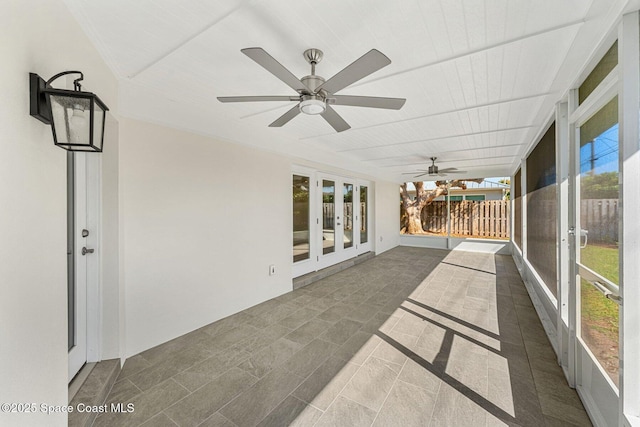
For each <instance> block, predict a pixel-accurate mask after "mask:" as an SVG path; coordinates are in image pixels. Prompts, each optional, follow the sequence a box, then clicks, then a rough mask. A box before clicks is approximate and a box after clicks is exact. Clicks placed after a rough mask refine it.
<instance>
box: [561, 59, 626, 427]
mask: <svg viewBox="0 0 640 427" xmlns="http://www.w3.org/2000/svg"><path fill="white" fill-rule="evenodd" d="M619 70H620V67H619V65H618V66H616V67H615V68H614V69H613V70H612V71H611V72H610V73H609V75H608V76H606V77H605V78H604V79H603V80H602V81H601V82H600V84H599V85H598V86H597V87H596V88H595V89H594V90H593V92H592V93H591V94H590V95H589V96H588V97H587V99H585V100H584V101H583V103H582V104H580V105H578V89H572V90H571V91H570V92H569V99H568V108H567V110H568V118H567V121H568V132H569V138H568V145H569V156H568V157H569V159H568V162H567V163H568V166H569V174H568V175H569V181H568V189H567V192H568V196H569V197H568V200H567V201H566V202H567V203H568V206H567V208H568V209H567V211H568V215H569V218H568V222H567V226H568V229H567V233H568V234H569V245H568V248H567V249H568V251H567V252H568V254H567V255H568V285H569V289H568V292H567V291H564V290H563V289H562V288H561V289H560V292H559V294H560V295H561V300H562V299H563V298H566V299H567V302H568V304H569V306H568V309H567V310H565V309H564V308H561V309H560V310H559V320H562V321H564V320H565V319H566V320H568V322H569V324H568V326H569V337H568V340H569V342H568V345H567V347H568V354H566V355H564V354H563V353H562V351H561V352H560V358H561V359H562V358H563V357H567V359H568V360H566V361H563V360H561V365H563V366H566V367H567V368H568V369H567V371H568V374H569V375H568V380H569V383H570V384H571V385H575V387H576V391H577V392H578V394H579V395H580V398H581V399H582V401H583V402H584V403H585V409H586V410H587V412H588V413H589V415H590V417H591V419H592V420H593V421H594V423H595V424H596V425H617V424H618V419H619V414H618V407H619V404H620V399H619V396H620V394H619V393H620V392H619V390H620V389H619V388H618V387H616V386H615V384H614V383H613V382H612V381H611V379H610V378H609V375H608V374H607V373H606V372H605V371H604V368H603V367H602V366H601V364H600V363H599V362H598V360H597V358H596V357H595V356H594V355H593V353H592V352H591V350H590V349H589V347H588V345H587V344H586V343H585V342H584V341H583V340H582V338H581V337H580V327H581V314H580V306H581V297H580V275H579V273H580V269H581V266H580V264H579V253H578V252H579V247H580V238H581V232H580V230H581V228H580V226H581V224H580V203H579V196H580V127H581V126H582V125H584V123H585V122H586V121H587V120H589V119H590V118H591V117H593V116H594V115H595V114H596V113H597V112H598V111H600V110H601V109H602V108H603V107H604V106H605V105H606V104H607V103H608V102H610V101H611V100H612V99H613V98H615V96H619V83H620V76H619ZM618 103H619V108H618V123H620V120H621V117H622V114H623V113H622V109H621V108H620V107H621V106H620V97H619V98H618ZM620 132H621V131H620ZM620 137H621V135H620V133H619V138H620ZM561 144H562V142H561ZM619 150H620V152H621V151H622V144H621V140H620V145H619ZM619 170H620V177H622V166H621V165H620V162H619ZM621 179H622V178H621ZM561 191H562V190H561ZM621 203H622V205H624V202H623V201H622V202H621ZM620 236H621V237H622V234H620ZM623 258H624V255H623V252H622V245H621V246H620V262H622V259H623ZM561 283H562V280H561ZM565 283H566V282H565ZM620 284H622V278H621V280H620ZM603 298H604V295H603ZM565 316H566V317H565ZM619 321H620V323H621V322H622V317H620V319H619ZM562 325H563V322H560V323H559V326H562ZM559 335H560V336H562V332H561V333H560V334H559ZM622 341H623V340H622V329H621V330H620V337H619V342H620V345H622ZM562 348H563V346H562V345H560V346H559V349H562ZM619 364H620V375H621V376H622V366H623V355H622V351H621V348H620V352H619ZM594 396H597V398H595V397H594Z"/></svg>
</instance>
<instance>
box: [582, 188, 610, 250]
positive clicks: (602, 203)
mask: <svg viewBox="0 0 640 427" xmlns="http://www.w3.org/2000/svg"><path fill="white" fill-rule="evenodd" d="M580 228H582V229H584V230H587V232H588V239H589V240H588V241H589V242H600V243H614V242H617V241H618V200H617V199H583V200H581V201H580Z"/></svg>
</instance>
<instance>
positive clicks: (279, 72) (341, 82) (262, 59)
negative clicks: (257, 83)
mask: <svg viewBox="0 0 640 427" xmlns="http://www.w3.org/2000/svg"><path fill="white" fill-rule="evenodd" d="M241 52H242V53H244V54H245V55H247V56H248V57H249V58H251V59H253V60H254V61H255V62H257V63H258V64H259V65H261V66H262V67H263V68H265V69H266V70H267V71H269V72H270V73H271V74H273V75H274V76H276V77H277V78H279V79H280V80H282V81H283V82H284V83H286V84H287V85H288V86H289V87H290V88H292V89H293V90H295V91H296V92H297V95H295V96H286V95H285V96H219V97H218V101H220V102H258V101H295V102H297V104H296V105H295V106H294V107H293V108H291V109H290V110H289V111H287V112H286V113H284V114H283V115H282V116H280V117H279V118H278V119H277V120H276V121H274V122H273V123H271V124H270V125H269V127H281V126H283V125H285V124H286V123H288V122H289V121H290V120H291V119H293V118H294V117H295V116H297V115H298V114H300V113H301V112H302V113H304V114H310V115H315V114H320V115H321V116H322V118H323V119H325V120H326V121H327V123H329V124H330V125H331V126H332V127H333V128H334V129H335V130H336V132H342V131H345V130H347V129H350V128H351V126H349V124H348V123H347V122H346V121H345V120H344V119H343V118H342V117H340V115H339V114H338V113H337V112H336V111H335V110H334V109H333V108H332V107H331V105H349V106H354V107H369V108H385V109H390V110H399V109H400V108H402V106H403V105H404V103H405V101H406V99H403V98H380V97H373V96H354V95H336V92H338V91H340V90H342V89H344V88H345V87H347V86H349V85H350V84H352V83H355V82H357V81H358V80H360V79H362V78H364V77H366V76H368V75H369V74H372V73H374V72H376V71H378V70H379V69H381V68H383V67H386V66H387V65H389V64H391V60H390V59H389V58H387V57H386V56H385V55H383V54H382V53H381V52H380V51H378V50H376V49H371V50H370V51H369V52H367V53H365V54H364V55H363V56H361V57H360V58H359V59H357V60H356V61H355V62H353V63H352V64H351V65H349V66H347V67H346V68H344V69H343V70H342V71H340V72H339V73H338V74H336V75H335V76H333V77H331V78H330V79H329V80H326V81H325V79H324V78H323V77H321V76H318V75H316V65H317V64H318V63H319V62H320V61H321V60H322V55H323V54H322V51H321V50H320V49H307V50H305V51H304V58H305V59H306V60H307V62H308V63H309V64H311V74H310V75H308V76H305V77H303V78H301V79H298V78H297V77H296V76H295V75H293V73H291V71H289V70H287V69H286V68H285V67H284V66H283V65H282V64H280V63H279V62H278V61H276V60H275V59H274V58H273V57H272V56H271V55H269V54H268V53H267V52H266V51H265V50H264V49H262V48H260V47H250V48H246V49H242V50H241Z"/></svg>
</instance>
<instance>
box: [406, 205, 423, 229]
mask: <svg viewBox="0 0 640 427" xmlns="http://www.w3.org/2000/svg"><path fill="white" fill-rule="evenodd" d="M421 213H422V207H418V206H409V207H408V208H407V233H408V234H422V233H424V230H423V229H422V218H421V216H422V215H421Z"/></svg>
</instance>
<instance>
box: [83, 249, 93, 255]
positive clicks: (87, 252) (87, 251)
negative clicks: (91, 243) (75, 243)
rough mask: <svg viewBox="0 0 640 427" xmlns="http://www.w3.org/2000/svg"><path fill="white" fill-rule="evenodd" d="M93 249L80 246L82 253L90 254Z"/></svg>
mask: <svg viewBox="0 0 640 427" xmlns="http://www.w3.org/2000/svg"><path fill="white" fill-rule="evenodd" d="M93 251H95V249H87V248H86V247H84V248H82V255H86V254H92V253H93Z"/></svg>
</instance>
